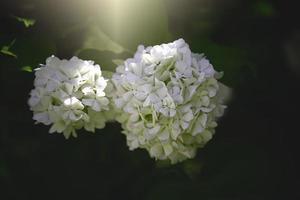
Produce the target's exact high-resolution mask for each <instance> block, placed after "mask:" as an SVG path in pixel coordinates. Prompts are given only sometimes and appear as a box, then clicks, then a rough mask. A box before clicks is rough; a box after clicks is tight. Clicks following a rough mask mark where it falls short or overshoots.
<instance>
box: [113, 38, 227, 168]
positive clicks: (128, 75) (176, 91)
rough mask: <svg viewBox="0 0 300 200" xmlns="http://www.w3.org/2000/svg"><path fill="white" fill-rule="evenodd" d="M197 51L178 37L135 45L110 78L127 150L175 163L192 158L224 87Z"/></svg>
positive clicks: (212, 123) (219, 107)
mask: <svg viewBox="0 0 300 200" xmlns="http://www.w3.org/2000/svg"><path fill="white" fill-rule="evenodd" d="M219 76H220V74H219V73H217V72H216V71H215V70H214V69H213V66H212V65H211V64H210V63H209V61H208V60H207V59H206V58H205V57H204V55H203V54H194V53H192V52H191V50H190V48H189V46H188V44H187V43H185V41H184V40H183V39H179V40H176V41H174V42H172V43H169V44H162V45H157V46H153V47H151V46H150V47H147V48H145V47H144V46H139V47H138V50H137V52H136V53H135V55H134V58H129V59H127V60H126V61H125V62H124V64H123V65H121V66H118V67H117V69H116V73H115V74H114V75H113V77H112V82H113V84H114V87H115V90H116V91H115V92H114V97H113V99H114V102H115V106H116V107H117V109H119V110H120V114H119V116H118V117H117V120H118V121H119V122H120V123H121V124H122V127H123V129H124V131H123V133H124V134H125V135H126V138H127V144H128V146H129V148H130V150H133V149H136V148H144V149H147V150H148V151H149V153H150V156H151V157H154V158H156V159H159V160H165V159H169V160H170V161H171V162H172V163H176V162H179V161H182V160H185V159H187V158H193V157H194V156H195V154H196V150H197V148H198V147H203V146H204V145H205V144H206V143H207V142H208V141H209V140H210V139H211V138H212V135H213V134H214V129H215V127H216V126H217V123H216V119H217V118H218V117H220V116H221V115H222V114H223V111H224V108H225V106H224V105H223V101H224V97H225V96H226V95H224V93H226V92H227V88H226V87H225V86H224V85H222V84H221V83H219V82H218V81H217V78H219Z"/></svg>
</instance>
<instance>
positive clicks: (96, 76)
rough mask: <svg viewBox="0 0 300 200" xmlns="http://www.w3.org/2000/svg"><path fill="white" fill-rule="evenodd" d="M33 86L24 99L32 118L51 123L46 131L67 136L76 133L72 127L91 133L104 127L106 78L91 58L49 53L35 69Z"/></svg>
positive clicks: (106, 104) (107, 107) (107, 105)
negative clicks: (43, 61)
mask: <svg viewBox="0 0 300 200" xmlns="http://www.w3.org/2000/svg"><path fill="white" fill-rule="evenodd" d="M34 86H35V88H34V89H33V90H32V91H31V92H30V98H29V101H28V103H29V105H30V108H31V110H32V111H33V119H34V120H36V122H37V123H43V124H45V125H52V126H51V128H50V131H49V132H50V133H53V132H58V133H63V135H64V136H65V137H66V138H69V137H70V136H71V135H72V136H74V137H76V136H77V134H76V129H81V128H84V129H86V130H87V131H91V132H94V131H95V129H96V128H103V127H104V126H105V121H106V120H107V113H106V112H105V111H107V110H108V109H109V99H108V98H107V97H106V95H105V88H106V86H107V80H106V79H104V77H103V76H102V73H101V69H100V66H99V65H94V63H93V61H84V60H81V59H79V58H77V57H72V58H71V59H70V60H60V59H59V58H57V57H55V56H51V57H49V58H47V60H46V64H45V65H42V66H41V67H40V68H38V69H37V70H36V72H35V80H34Z"/></svg>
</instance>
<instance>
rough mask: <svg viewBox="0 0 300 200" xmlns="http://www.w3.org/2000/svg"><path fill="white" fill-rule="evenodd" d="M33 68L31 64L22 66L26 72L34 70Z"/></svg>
mask: <svg viewBox="0 0 300 200" xmlns="http://www.w3.org/2000/svg"><path fill="white" fill-rule="evenodd" d="M32 69H33V68H32V67H31V66H23V67H22V68H21V70H22V71H24V72H32Z"/></svg>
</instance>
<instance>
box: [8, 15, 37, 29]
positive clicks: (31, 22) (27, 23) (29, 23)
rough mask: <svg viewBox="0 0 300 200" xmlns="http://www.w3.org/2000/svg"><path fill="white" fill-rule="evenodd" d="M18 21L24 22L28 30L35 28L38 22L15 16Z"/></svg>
mask: <svg viewBox="0 0 300 200" xmlns="http://www.w3.org/2000/svg"><path fill="white" fill-rule="evenodd" d="M13 17H14V18H15V19H16V20H18V21H19V22H22V23H23V24H24V26H25V27H26V28H29V27H30V26H33V25H34V24H35V22H36V20H35V19H30V18H22V17H18V16H13Z"/></svg>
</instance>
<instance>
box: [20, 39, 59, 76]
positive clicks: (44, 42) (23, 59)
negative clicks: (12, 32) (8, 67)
mask: <svg viewBox="0 0 300 200" xmlns="http://www.w3.org/2000/svg"><path fill="white" fill-rule="evenodd" d="M14 48H15V51H16V53H17V54H18V60H17V61H18V62H17V63H16V65H18V66H24V67H26V68H25V70H26V71H28V70H29V66H30V67H31V69H33V68H35V67H37V66H38V65H39V64H41V63H44V62H45V60H46V58H47V57H49V56H51V55H53V54H55V52H56V47H55V43H54V42H53V41H52V40H51V39H50V38H47V37H46V36H37V35H30V36H28V35H24V36H20V37H19V38H18V43H17V44H16V45H15V47H14ZM21 70H24V69H23V68H21Z"/></svg>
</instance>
